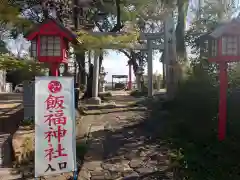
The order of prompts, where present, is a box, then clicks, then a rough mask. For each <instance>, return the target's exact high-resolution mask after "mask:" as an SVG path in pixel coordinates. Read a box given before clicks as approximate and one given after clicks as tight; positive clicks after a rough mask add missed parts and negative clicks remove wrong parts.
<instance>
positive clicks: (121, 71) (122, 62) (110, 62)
mask: <svg viewBox="0 0 240 180" xmlns="http://www.w3.org/2000/svg"><path fill="white" fill-rule="evenodd" d="M159 59H160V54H157V55H155V56H154V60H153V73H155V72H156V71H157V72H158V73H161V74H162V63H160V62H159ZM127 62H128V58H127V57H126V56H125V55H124V54H122V53H117V52H116V51H109V53H108V55H107V56H105V57H104V60H103V67H104V68H105V71H106V72H108V74H107V75H106V81H108V82H111V81H112V75H128V71H129V70H128V66H127ZM145 74H147V67H146V68H145ZM132 77H133V78H132V79H135V77H134V75H133V70H132Z"/></svg>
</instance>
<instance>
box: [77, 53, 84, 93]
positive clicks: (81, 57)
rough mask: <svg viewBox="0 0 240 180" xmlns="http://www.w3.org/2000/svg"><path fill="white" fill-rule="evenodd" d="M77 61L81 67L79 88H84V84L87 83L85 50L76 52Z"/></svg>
mask: <svg viewBox="0 0 240 180" xmlns="http://www.w3.org/2000/svg"><path fill="white" fill-rule="evenodd" d="M76 62H77V64H78V67H79V72H78V73H79V74H78V78H77V79H78V82H77V84H78V88H82V87H83V86H85V85H86V81H85V75H86V71H85V52H82V53H77V54H76Z"/></svg>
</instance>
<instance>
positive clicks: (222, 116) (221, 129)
mask: <svg viewBox="0 0 240 180" xmlns="http://www.w3.org/2000/svg"><path fill="white" fill-rule="evenodd" d="M219 79H220V93H219V94H220V98H219V124H218V139H219V141H222V140H224V139H225V137H226V121H227V88H228V83H227V63H224V62H223V63H220V64H219Z"/></svg>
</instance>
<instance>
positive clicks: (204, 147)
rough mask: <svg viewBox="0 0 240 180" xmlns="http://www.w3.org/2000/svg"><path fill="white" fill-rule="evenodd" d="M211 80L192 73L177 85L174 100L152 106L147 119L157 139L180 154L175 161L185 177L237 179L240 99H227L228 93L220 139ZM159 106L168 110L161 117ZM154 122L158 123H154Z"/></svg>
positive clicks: (239, 170)
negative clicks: (225, 125)
mask: <svg viewBox="0 0 240 180" xmlns="http://www.w3.org/2000/svg"><path fill="white" fill-rule="evenodd" d="M213 81H214V80H212V79H211V77H210V76H208V75H207V74H204V72H194V73H193V74H191V76H190V78H189V79H188V80H187V81H185V82H183V83H182V84H180V87H179V89H178V92H177V96H176V98H175V99H174V100H172V101H171V102H166V103H164V104H162V106H160V105H156V104H157V103H156V104H155V105H152V106H151V108H152V112H151V115H150V118H149V119H150V120H151V121H154V125H153V126H154V127H151V128H155V131H158V138H160V139H162V140H165V141H167V142H168V143H169V146H170V148H171V150H172V152H173V154H174V153H175V152H181V153H182V156H181V159H178V161H179V162H180V163H181V165H182V166H181V168H182V169H183V172H184V177H185V179H189V180H226V179H231V180H239V179H240V165H239V159H240V155H239V152H240V143H239V140H240V132H239V128H240V121H239V119H240V113H239V112H238V111H239V110H238V107H239V105H240V101H236V100H235V102H234V99H236V97H231V98H230V96H231V95H229V101H228V105H229V106H228V109H229V111H228V128H227V129H228V133H227V138H226V140H225V141H224V142H219V141H218V140H217V127H218V118H217V116H218V95H219V94H218V91H219V89H218V86H216V85H214V84H213V83H212V82H213ZM239 97H240V96H239ZM239 99H240V98H239ZM158 104H160V102H159V103H158ZM162 108H163V109H165V110H167V111H168V112H169V116H166V117H165V119H164V120H163V118H162V117H161V113H159V112H160V110H162ZM160 119H161V121H159V120H160ZM156 123H161V124H160V125H158V126H157V125H156ZM151 131H153V130H152V129H151ZM175 156H178V155H175ZM173 157H174V156H173Z"/></svg>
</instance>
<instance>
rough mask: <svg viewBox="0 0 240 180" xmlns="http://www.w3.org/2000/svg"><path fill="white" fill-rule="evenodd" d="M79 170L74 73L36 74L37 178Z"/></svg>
mask: <svg viewBox="0 0 240 180" xmlns="http://www.w3.org/2000/svg"><path fill="white" fill-rule="evenodd" d="M76 171H77V166H76V135H75V105H74V80H73V77H52V76H50V77H36V79H35V178H38V177H42V176H48V175H53V174H61V173H65V172H76Z"/></svg>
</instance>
